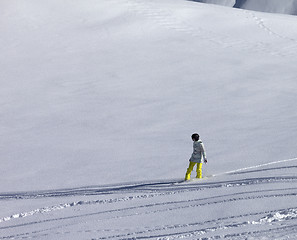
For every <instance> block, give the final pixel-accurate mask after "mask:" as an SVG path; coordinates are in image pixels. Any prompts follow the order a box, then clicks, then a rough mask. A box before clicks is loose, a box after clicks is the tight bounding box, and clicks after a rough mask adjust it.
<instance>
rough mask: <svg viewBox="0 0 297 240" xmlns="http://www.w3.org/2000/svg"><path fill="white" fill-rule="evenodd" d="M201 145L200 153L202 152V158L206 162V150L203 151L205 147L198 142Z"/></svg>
mask: <svg viewBox="0 0 297 240" xmlns="http://www.w3.org/2000/svg"><path fill="white" fill-rule="evenodd" d="M200 146H201V153H202V156H203V159H204V162H205V163H207V158H206V151H205V148H204V144H203V143H201V144H200Z"/></svg>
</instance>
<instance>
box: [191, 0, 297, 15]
mask: <svg viewBox="0 0 297 240" xmlns="http://www.w3.org/2000/svg"><path fill="white" fill-rule="evenodd" d="M195 1H197V2H203V3H212V4H219V5H223V6H229V7H235V8H242V9H248V10H255V11H262V12H271V13H283V14H293V15H297V0H281V1H279V0H195Z"/></svg>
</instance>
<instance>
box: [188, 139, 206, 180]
mask: <svg viewBox="0 0 297 240" xmlns="http://www.w3.org/2000/svg"><path fill="white" fill-rule="evenodd" d="M199 138H200V137H199V134H198V133H194V134H193V135H192V140H193V153H192V156H191V158H190V160H189V162H190V164H189V167H188V169H187V173H186V177H185V180H190V178H191V172H192V171H193V168H194V167H195V165H196V164H197V175H196V178H202V161H203V160H204V163H207V158H206V152H205V149H204V145H203V143H202V141H201V140H200V139H199Z"/></svg>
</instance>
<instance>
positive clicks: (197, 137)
mask: <svg viewBox="0 0 297 240" xmlns="http://www.w3.org/2000/svg"><path fill="white" fill-rule="evenodd" d="M199 137H200V136H199V134H198V133H194V134H192V140H193V141H195V142H197V141H198V140H199Z"/></svg>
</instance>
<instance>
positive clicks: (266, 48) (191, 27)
mask: <svg viewBox="0 0 297 240" xmlns="http://www.w3.org/2000/svg"><path fill="white" fill-rule="evenodd" d="M125 3H126V4H127V6H128V8H129V9H130V11H132V12H136V13H138V14H139V15H142V16H145V17H147V18H149V19H151V20H153V21H154V22H155V23H156V24H158V25H160V26H162V27H164V28H167V29H170V30H173V31H178V32H182V33H183V34H186V35H190V36H192V37H194V38H199V40H205V41H206V42H208V43H212V46H213V47H214V48H215V47H219V48H220V47H222V48H230V49H231V48H232V50H233V51H234V50H235V49H236V51H245V52H255V53H260V54H267V53H268V54H270V55H272V56H280V57H294V56H295V55H296V54H295V53H296V51H297V38H296V39H295V38H290V37H286V36H284V35H282V34H279V33H277V32H276V31H274V30H272V29H271V28H269V27H268V26H267V25H266V24H265V21H264V19H263V18H261V17H259V16H257V13H256V12H254V11H248V10H238V11H242V12H244V15H245V16H246V17H247V18H248V19H251V20H252V21H254V22H255V23H256V25H257V26H258V27H259V28H260V29H262V30H263V31H264V32H265V33H267V34H269V35H270V36H272V37H277V38H279V39H281V40H283V41H285V42H286V47H282V48H280V46H279V45H277V46H273V45H271V44H270V43H269V42H255V41H251V42H247V41H242V40H241V39H237V40H234V38H230V37H228V36H227V35H223V34H218V33H217V32H212V31H210V30H209V29H206V28H203V27H201V26H199V24H191V23H190V22H188V23H187V22H184V21H180V20H178V19H177V18H176V17H175V16H174V14H173V13H172V12H170V10H168V9H164V8H161V7H160V5H157V4H155V3H154V2H149V1H143V0H125ZM213 7H217V6H216V5H215V6H213ZM237 16H238V17H240V16H239V15H237Z"/></svg>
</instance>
